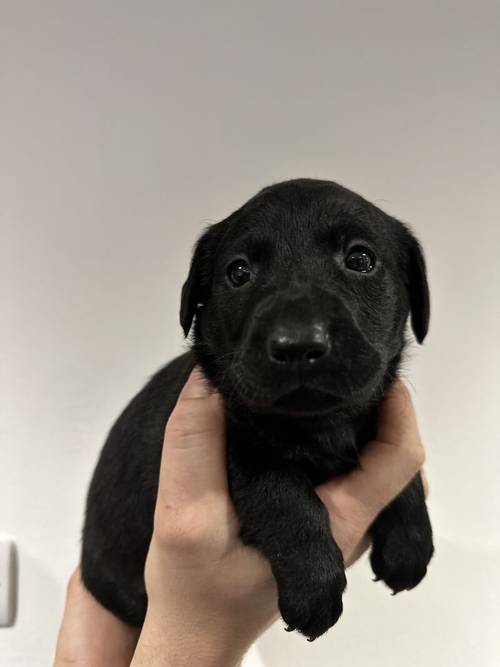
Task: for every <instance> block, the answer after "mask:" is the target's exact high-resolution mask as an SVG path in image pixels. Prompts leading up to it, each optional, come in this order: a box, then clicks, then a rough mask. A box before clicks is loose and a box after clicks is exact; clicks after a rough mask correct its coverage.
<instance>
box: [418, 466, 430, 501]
mask: <svg viewBox="0 0 500 667" xmlns="http://www.w3.org/2000/svg"><path fill="white" fill-rule="evenodd" d="M420 477H421V478H422V486H423V487H424V496H425V497H426V498H428V496H429V480H428V479H427V474H426V472H425V469H424V468H422V470H421V471H420Z"/></svg>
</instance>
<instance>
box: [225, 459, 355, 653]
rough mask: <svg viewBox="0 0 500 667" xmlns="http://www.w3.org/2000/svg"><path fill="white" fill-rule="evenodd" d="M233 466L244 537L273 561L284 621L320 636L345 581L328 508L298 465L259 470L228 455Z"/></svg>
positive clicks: (336, 610)
mask: <svg viewBox="0 0 500 667" xmlns="http://www.w3.org/2000/svg"><path fill="white" fill-rule="evenodd" d="M229 470H230V485H231V494H232V497H233V502H234V504H235V507H236V511H237V513H238V516H239V520H240V535H241V539H242V541H243V542H244V543H245V544H248V545H252V546H254V547H256V548H257V549H259V551H261V552H262V553H263V554H264V555H265V556H266V557H267V559H268V560H269V562H270V564H271V568H272V571H273V574H274V577H275V579H276V582H277V585H278V605H279V610H280V613H281V615H282V617H283V620H284V621H285V623H286V624H287V625H288V628H289V629H291V630H298V631H299V632H301V633H303V634H304V635H306V636H307V637H308V638H309V639H310V640H312V639H315V638H316V637H319V636H320V635H322V634H323V633H324V632H326V630H328V628H330V627H331V626H332V625H334V623H335V622H336V621H337V619H338V618H339V616H340V614H341V613H342V593H343V591H344V588H345V585H346V578H345V572H344V562H343V558H342V554H341V552H340V549H339V548H338V546H337V545H336V543H335V541H334V539H333V537H332V535H331V532H330V524H329V520H328V513H327V511H326V508H325V507H324V505H323V504H322V502H321V501H320V499H319V498H318V496H317V495H316V493H315V491H314V488H313V486H312V484H311V483H310V481H309V480H308V479H307V477H306V476H305V475H304V474H303V473H302V472H301V471H300V470H299V469H297V468H295V467H292V466H289V467H286V466H283V465H281V466H279V467H278V466H277V467H276V468H273V469H259V468H258V467H256V465H255V462H254V463H253V465H249V463H248V461H245V462H243V461H241V460H240V459H238V458H237V457H235V456H230V466H229Z"/></svg>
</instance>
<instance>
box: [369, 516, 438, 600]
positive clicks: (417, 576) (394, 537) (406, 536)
mask: <svg viewBox="0 0 500 667" xmlns="http://www.w3.org/2000/svg"><path fill="white" fill-rule="evenodd" d="M433 552H434V547H433V544H432V536H431V535H428V534H426V533H424V532H419V531H418V530H417V529H413V530H411V531H408V530H407V529H404V528H402V527H400V526H395V527H393V528H392V529H390V530H388V531H387V532H386V533H385V534H384V535H380V534H379V535H378V536H377V538H376V539H374V541H373V546H372V550H371V553H370V562H371V566H372V570H373V572H374V574H375V577H376V579H378V580H382V581H384V582H385V583H386V584H387V586H389V588H391V589H392V591H393V593H394V594H396V593H400V592H401V591H404V590H411V589H412V588H414V587H415V586H417V584H419V583H420V582H421V581H422V579H423V578H424V577H425V574H426V572H427V565H428V564H429V561H430V559H431V557H432V554H433Z"/></svg>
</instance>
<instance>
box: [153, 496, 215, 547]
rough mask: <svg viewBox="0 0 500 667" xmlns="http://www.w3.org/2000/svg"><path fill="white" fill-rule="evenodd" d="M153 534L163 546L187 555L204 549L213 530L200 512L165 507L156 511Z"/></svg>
mask: <svg viewBox="0 0 500 667" xmlns="http://www.w3.org/2000/svg"><path fill="white" fill-rule="evenodd" d="M153 534H154V536H155V539H156V541H157V543H158V544H159V545H161V547H162V548H164V549H166V550H168V551H171V552H177V553H179V552H180V553H181V554H186V555H187V554H193V553H198V552H200V551H202V550H204V549H205V548H206V546H207V544H208V543H209V542H210V539H211V537H212V536H213V531H212V529H211V526H210V524H209V523H208V522H207V521H206V520H204V517H203V516H200V514H199V513H198V512H193V511H191V510H190V509H189V508H187V509H181V510H177V509H173V508H164V511H162V512H161V513H158V512H157V513H155V518H154V528H153Z"/></svg>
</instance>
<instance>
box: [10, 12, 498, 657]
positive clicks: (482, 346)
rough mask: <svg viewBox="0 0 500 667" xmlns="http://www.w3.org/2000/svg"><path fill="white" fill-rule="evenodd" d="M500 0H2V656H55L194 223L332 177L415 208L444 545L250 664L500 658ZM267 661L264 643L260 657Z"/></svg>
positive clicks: (356, 585) (423, 353) (173, 299)
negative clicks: (10, 581) (109, 437)
mask: <svg viewBox="0 0 500 667" xmlns="http://www.w3.org/2000/svg"><path fill="white" fill-rule="evenodd" d="M499 27H500V6H499V4H498V3H497V2H493V1H492V2H487V1H485V0H481V1H479V2H474V3H473V2H458V1H456V0H448V1H443V2H429V1H428V0H427V1H424V2H419V3H417V2H400V1H398V0H384V1H381V2H349V3H347V2H343V3H340V2H332V1H331V0H330V1H326V0H325V2H318V1H313V2H310V1H308V2H305V1H304V2H291V1H289V0H287V1H285V0H281V2H269V1H267V2H264V0H252V2H247V3H237V2H230V1H229V0H219V1H212V2H201V1H199V2H192V1H188V2H176V3H173V2H165V1H157V2H155V1H153V0H147V1H142V2H139V1H137V2H131V1H130V0H129V1H126V2H121V3H112V2H109V1H106V2H103V1H102V0H101V1H97V0H92V1H89V0H87V1H85V2H66V1H63V0H51V1H50V2H44V3H41V2H31V3H30V2H24V1H22V0H21V1H14V0H12V1H11V2H9V1H8V0H4V2H3V3H2V5H1V9H0V68H1V88H0V96H1V103H0V117H1V121H0V133H1V134H0V221H1V250H0V274H1V276H0V283H1V303H0V307H1V318H2V319H1V326H0V337H1V340H0V364H1V385H0V387H1V389H0V391H1V395H0V414H1V431H0V436H1V453H0V532H1V533H6V534H10V535H12V536H14V537H15V538H16V540H17V543H18V547H19V556H20V600H19V613H18V622H17V625H16V627H14V628H12V629H0V665H1V667H4V666H7V667H11V666H17V665H22V666H28V665H30V666H31V665H46V664H48V663H49V662H50V658H51V655H52V650H53V645H54V639H55V633H56V629H57V625H58V622H59V619H60V615H61V611H62V605H63V596H64V586H65V582H66V580H67V578H68V575H69V573H70V571H71V570H72V568H73V567H74V566H75V564H76V562H77V558H78V543H79V531H80V526H81V519H82V509H83V502H84V495H85V490H86V484H87V481H88V479H89V476H90V473H91V470H92V467H93V464H94V462H95V460H96V456H97V453H98V450H99V448H100V446H101V444H102V442H103V439H104V437H105V435H106V432H107V429H108V427H109V426H110V424H111V422H112V420H113V419H114V418H115V417H116V415H117V413H118V411H119V410H120V409H121V408H122V407H123V405H124V404H125V403H126V401H127V400H128V399H129V398H130V397H131V395H132V394H133V393H134V392H135V391H136V390H137V389H138V388H139V387H140V386H141V384H142V383H143V382H144V381H145V380H146V378H147V377H148V375H149V374H151V373H152V372H153V371H154V370H156V368H158V367H159V366H160V365H161V364H162V363H163V362H164V361H165V360H167V359H168V358H170V357H172V356H173V355H175V354H176V353H177V352H178V351H179V350H180V349H181V346H182V339H181V335H180V328H179V325H178V322H177V310H178V304H179V289H180V287H181V283H182V281H183V278H184V276H185V272H186V267H187V263H188V258H189V252H190V248H191V245H192V243H193V241H194V239H195V237H196V235H197V233H198V231H199V230H200V228H201V226H202V225H203V224H204V223H205V222H207V221H208V220H217V219H220V218H221V217H222V216H225V215H226V214H227V213H228V212H229V211H231V210H232V209H233V208H235V207H236V206H238V205H239V204H240V203H242V202H243V201H244V200H245V199H246V198H247V197H249V196H250V195H252V194H253V193H254V192H255V191H256V190H257V189H258V188H260V187H261V186H263V185H266V184H269V183H270V182H272V181H275V180H281V179H284V178H288V177H295V176H319V177H325V178H332V179H334V180H338V181H340V182H341V183H343V184H345V185H347V186H349V187H351V188H353V189H355V190H358V191H359V192H360V193H362V194H363V195H365V196H366V197H368V198H371V199H372V200H374V201H376V202H377V203H378V204H379V205H381V206H383V207H384V208H386V209H387V210H388V211H390V212H392V213H394V214H396V215H398V216H401V217H402V218H404V219H406V220H408V221H409V222H411V223H412V224H413V226H414V228H415V230H416V231H417V233H418V235H419V236H420V237H421V239H422V241H423V243H424V246H425V248H426V250H427V256H428V261H429V270H430V280H431V285H432V294H433V319H432V328H431V335H430V336H429V338H428V341H427V342H426V344H425V347H424V348H423V349H422V350H418V351H417V349H416V348H415V349H414V350H413V352H412V359H411V363H409V364H408V377H410V378H411V381H412V383H413V386H414V387H415V390H416V403H417V407H418V412H419V416H420V423H421V428H422V432H423V434H424V436H425V441H426V444H427V448H428V474H429V477H430V481H431V484H432V495H431V500H430V504H431V511H432V517H433V521H434V526H435V531H436V537H437V540H436V541H437V554H436V557H435V560H434V562H433V563H432V567H431V568H430V572H429V575H428V577H427V578H426V580H425V582H424V583H423V584H422V585H421V586H420V587H419V588H418V589H417V590H415V591H414V592H412V593H411V594H403V595H400V596H398V597H396V598H391V597H390V595H389V594H388V592H387V590H385V589H384V588H383V587H382V585H381V584H379V585H378V586H376V585H375V584H372V583H371V581H370V578H371V577H370V572H369V570H368V567H367V565H366V563H364V564H360V565H359V566H357V567H356V568H354V569H353V570H352V571H351V573H350V576H349V581H350V585H349V592H348V594H347V596H346V610H345V614H344V616H343V619H342V621H341V622H340V623H339V624H338V626H337V627H336V628H335V629H334V630H333V631H332V632H331V633H330V634H329V636H328V637H327V638H326V639H323V640H319V641H318V642H316V643H314V644H312V645H311V644H308V643H307V642H304V641H303V640H302V639H300V638H299V637H295V636H289V635H287V634H285V633H284V632H283V631H282V629H281V628H280V627H279V626H277V627H276V628H273V629H272V630H271V631H270V632H269V633H268V634H267V635H266V636H265V637H264V638H263V639H262V640H261V641H260V642H259V644H258V647H257V649H256V652H255V653H254V655H253V657H252V658H250V659H249V661H248V665H249V666H250V665H257V664H262V665H266V666H269V667H271V666H272V667H278V666H283V667H285V666H286V667H295V666H296V665H318V666H321V665H335V667H357V666H360V667H361V666H363V667H365V666H366V665H370V666H371V667H378V666H380V667H382V666H384V667H387V666H388V665H389V666H395V667H396V666H398V667H399V666H400V665H405V667H417V666H421V665H426V666H442V665H446V666H447V665H453V666H454V667H455V666H459V667H461V666H464V667H487V666H488V667H489V666H493V665H498V664H500V662H499V661H500V640H499V636H498V623H499V621H500V599H499V578H498V572H499V570H500V536H499V534H498V516H499V509H500V486H499V484H498V477H499V467H500V466H499V453H498V447H499V444H500V443H499V440H498V433H499V430H500V418H499V409H498V406H499V400H500V390H499V382H498V376H499V370H500V365H499V362H500V359H499V352H498V340H500V315H499V298H498V293H499V287H500V285H499V278H498V273H499V270H500V231H499V230H500V225H499V222H498V208H499V201H500V195H499V188H498V185H499V176H500V174H499V158H498V156H499V153H500V145H499V144H500V142H499V130H500V127H499V125H500V124H499V120H498V119H499V118H500V105H499V102H500V99H499V86H498V70H499V66H500V47H499V44H500V41H499V34H500V33H499ZM259 661H260V662H259Z"/></svg>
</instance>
